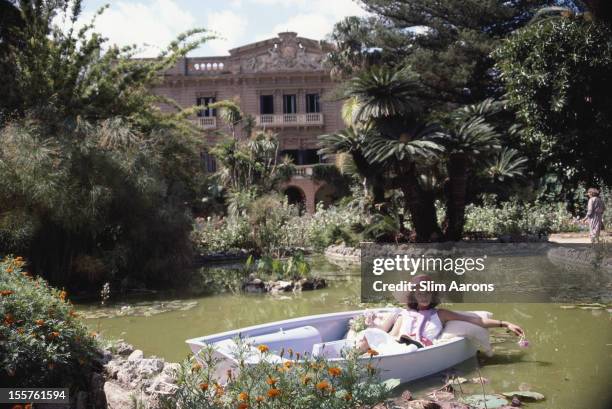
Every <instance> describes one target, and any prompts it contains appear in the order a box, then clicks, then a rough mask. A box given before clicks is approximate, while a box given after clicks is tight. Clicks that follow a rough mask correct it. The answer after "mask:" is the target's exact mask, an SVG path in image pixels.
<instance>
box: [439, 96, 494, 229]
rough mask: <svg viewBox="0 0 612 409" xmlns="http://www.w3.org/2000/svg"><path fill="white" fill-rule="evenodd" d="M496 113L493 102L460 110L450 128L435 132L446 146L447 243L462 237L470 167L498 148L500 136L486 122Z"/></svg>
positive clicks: (453, 117)
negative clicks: (488, 117)
mask: <svg viewBox="0 0 612 409" xmlns="http://www.w3.org/2000/svg"><path fill="white" fill-rule="evenodd" d="M498 111H499V106H498V104H495V103H494V102H493V101H492V100H485V101H483V102H481V103H479V104H475V105H471V106H466V107H463V108H461V109H459V110H457V111H455V112H454V113H453V115H451V123H450V125H449V126H448V127H447V128H446V129H444V130H443V131H441V132H439V133H438V140H439V142H440V143H441V144H442V145H444V146H445V147H446V169H447V173H448V181H447V186H446V221H445V223H444V230H445V232H444V233H445V236H446V238H447V239H449V240H460V239H461V237H462V236H463V225H464V223H465V205H466V197H467V180H468V170H469V169H470V168H471V167H473V166H470V165H471V164H472V165H473V164H474V162H475V160H477V159H479V158H484V157H486V155H489V154H491V152H493V151H496V150H498V149H499V148H500V135H499V134H498V133H497V131H496V130H495V129H494V128H493V126H491V125H490V124H489V123H488V122H487V119H486V117H487V116H488V115H492V114H494V113H496V112H498Z"/></svg>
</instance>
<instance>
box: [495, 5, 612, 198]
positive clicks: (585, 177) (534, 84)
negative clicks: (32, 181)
mask: <svg viewBox="0 0 612 409" xmlns="http://www.w3.org/2000/svg"><path fill="white" fill-rule="evenodd" d="M611 41H612V31H611V29H610V27H609V26H607V25H605V24H603V23H599V22H595V21H589V19H585V18H570V17H569V16H568V17H560V18H553V19H550V18H549V19H544V20H539V21H537V22H535V23H534V24H531V25H529V26H527V27H525V28H523V29H521V30H519V31H518V32H517V33H515V34H513V35H512V36H510V37H509V38H508V39H507V40H505V41H504V42H503V43H502V45H501V46H500V47H499V48H498V49H497V50H496V52H495V53H494V56H495V58H496V59H497V68H498V69H499V71H500V75H501V78H502V80H503V81H504V84H505V86H506V91H507V98H508V101H509V103H510V104H511V105H512V107H514V109H516V112H517V115H518V118H519V120H520V121H521V122H522V123H523V124H524V129H523V132H521V134H520V136H521V140H522V142H523V143H525V144H526V145H527V146H528V147H529V149H530V151H532V152H533V153H534V154H535V158H536V159H537V161H538V163H539V166H540V169H542V170H541V172H545V171H550V172H554V173H555V174H556V175H557V176H558V177H559V179H560V182H561V183H562V184H563V186H564V187H565V191H566V192H568V193H569V194H571V192H572V191H573V190H574V189H575V187H576V186H577V184H578V183H579V182H584V183H587V184H593V183H596V182H599V181H601V182H603V184H605V185H610V183H612V176H611V175H612V168H610V161H609V158H608V157H609V154H608V153H606V152H609V151H611V150H612V145H611V142H610V138H609V135H610V132H612V127H611V124H612V96H611V95H610V93H609V92H608V91H606V90H607V89H609V88H612V48H611V47H610V42H611Z"/></svg>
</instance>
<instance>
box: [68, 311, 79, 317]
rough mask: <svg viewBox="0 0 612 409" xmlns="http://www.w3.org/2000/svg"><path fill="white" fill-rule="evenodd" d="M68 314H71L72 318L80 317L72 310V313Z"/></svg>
mask: <svg viewBox="0 0 612 409" xmlns="http://www.w3.org/2000/svg"><path fill="white" fill-rule="evenodd" d="M68 314H69V315H70V316H71V317H78V316H79V314H77V312H76V311H75V310H70V312H68Z"/></svg>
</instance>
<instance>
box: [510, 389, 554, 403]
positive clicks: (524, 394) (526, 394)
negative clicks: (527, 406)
mask: <svg viewBox="0 0 612 409" xmlns="http://www.w3.org/2000/svg"><path fill="white" fill-rule="evenodd" d="M502 395H504V396H505V397H507V398H511V397H513V396H515V395H516V396H518V398H519V399H520V400H525V401H532V402H535V401H539V400H544V395H542V394H541V393H539V392H533V391H513V392H504V393H502Z"/></svg>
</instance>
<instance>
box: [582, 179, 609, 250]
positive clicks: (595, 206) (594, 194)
mask: <svg viewBox="0 0 612 409" xmlns="http://www.w3.org/2000/svg"><path fill="white" fill-rule="evenodd" d="M587 195H589V204H588V206H587V214H586V217H585V218H584V219H582V221H583V222H587V221H588V223H589V237H590V239H591V243H597V242H598V241H599V233H600V232H601V231H602V230H603V214H604V211H605V210H606V205H605V204H604V201H603V200H602V199H601V197H599V190H597V189H595V188H594V187H592V188H590V189H589V190H588V191H587Z"/></svg>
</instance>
